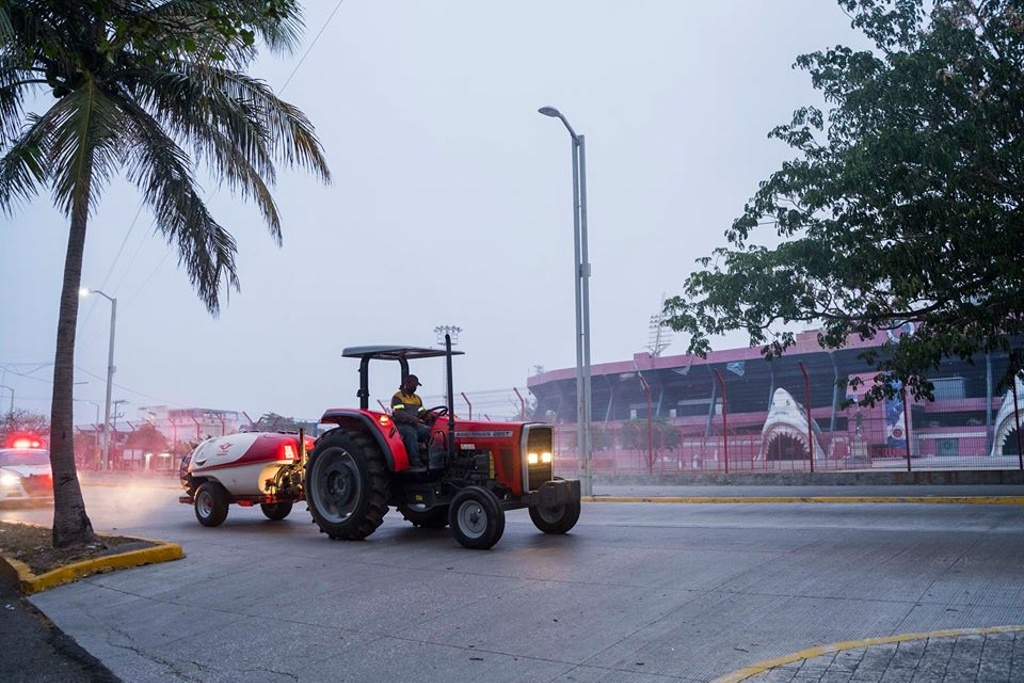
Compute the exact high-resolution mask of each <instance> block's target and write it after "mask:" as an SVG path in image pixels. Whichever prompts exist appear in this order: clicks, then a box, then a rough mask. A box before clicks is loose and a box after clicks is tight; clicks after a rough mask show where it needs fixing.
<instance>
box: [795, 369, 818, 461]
mask: <svg viewBox="0 0 1024 683" xmlns="http://www.w3.org/2000/svg"><path fill="white" fill-rule="evenodd" d="M797 365H799V366H800V372H802V373H803V375H804V393H805V395H806V401H807V406H806V408H805V410H807V455H808V456H810V459H811V474H814V427H813V423H812V422H811V380H810V378H809V377H808V376H807V368H806V367H805V366H804V362H803V361H800V362H798V363H797Z"/></svg>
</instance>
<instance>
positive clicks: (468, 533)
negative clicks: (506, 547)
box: [448, 486, 505, 550]
mask: <svg viewBox="0 0 1024 683" xmlns="http://www.w3.org/2000/svg"><path fill="white" fill-rule="evenodd" d="M448 523H449V524H451V526H452V535H454V536H455V540H456V541H458V542H459V544H460V545H461V546H462V547H464V548H470V549H471V550H487V549H488V548H490V547H492V546H493V545H494V544H495V543H497V542H498V541H499V540H500V539H501V535H502V534H503V533H505V511H504V510H502V509H501V503H500V502H499V501H498V497H497V496H496V495H494V493H492V492H491V491H490V490H488V489H485V488H483V487H481V486H467V487H466V488H464V489H462V490H461V491H459V492H458V493H456V494H455V497H454V498H453V499H452V504H451V507H450V508H448Z"/></svg>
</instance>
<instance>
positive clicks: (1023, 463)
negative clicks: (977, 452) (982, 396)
mask: <svg viewBox="0 0 1024 683" xmlns="http://www.w3.org/2000/svg"><path fill="white" fill-rule="evenodd" d="M1010 388H1011V389H1013V420H1014V422H1015V423H1016V425H1017V464H1018V466H1019V467H1020V469H1022V470H1024V450H1022V449H1021V445H1020V412H1019V410H1020V409H1019V408H1018V407H1017V376H1016V375H1014V376H1013V381H1012V382H1010Z"/></svg>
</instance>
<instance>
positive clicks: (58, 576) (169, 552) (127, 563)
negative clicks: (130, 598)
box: [0, 534, 185, 595]
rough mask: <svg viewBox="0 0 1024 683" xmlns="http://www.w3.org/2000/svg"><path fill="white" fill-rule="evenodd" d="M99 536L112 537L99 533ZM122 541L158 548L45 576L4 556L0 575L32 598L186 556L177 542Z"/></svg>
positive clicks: (72, 566)
mask: <svg viewBox="0 0 1024 683" xmlns="http://www.w3.org/2000/svg"><path fill="white" fill-rule="evenodd" d="M96 535H97V536H99V537H103V536H107V535H109V534H96ZM122 538H133V539H136V540H139V541H147V542H150V543H156V544H157V545H154V546H151V547H149V548H143V549H141V550H131V551H128V552H124V553H117V554H116V555H105V556H103V557H97V558H93V559H91V560H83V561H81V562H75V563H73V564H69V565H65V566H63V567H58V568H57V569H54V570H52V571H48V572H46V573H45V574H38V575H37V574H33V573H32V570H31V569H29V566H28V565H27V564H25V563H24V562H22V561H20V560H16V559H14V558H11V557H6V556H3V555H0V573H3V574H6V575H8V576H10V577H11V578H13V579H14V585H15V588H17V589H18V591H19V592H20V593H22V594H24V595H32V594H33V593H38V592H40V591H44V590H46V589H47V588H53V587H54V586H60V585H62V584H65V583H70V582H72V581H75V580H77V579H81V578H84V577H86V576H91V575H93V574H100V573H104V572H110V571H115V570H118V569H128V568H131V567H141V566H142V565H146V564H155V563H157V562H169V561H171V560H180V559H181V558H183V557H185V552H184V551H183V550H182V548H181V546H180V545H178V544H177V543H170V542H167V541H159V540H155V539H149V538H141V537H138V536H123V537H122Z"/></svg>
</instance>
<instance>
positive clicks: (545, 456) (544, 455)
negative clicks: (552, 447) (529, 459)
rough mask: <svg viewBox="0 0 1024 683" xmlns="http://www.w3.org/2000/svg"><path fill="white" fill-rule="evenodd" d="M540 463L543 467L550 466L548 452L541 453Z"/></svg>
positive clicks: (549, 454)
mask: <svg viewBox="0 0 1024 683" xmlns="http://www.w3.org/2000/svg"><path fill="white" fill-rule="evenodd" d="M540 461H541V462H542V463H544V464H545V465H549V464H551V453H550V452H549V451H544V452H543V453H541V454H540Z"/></svg>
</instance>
